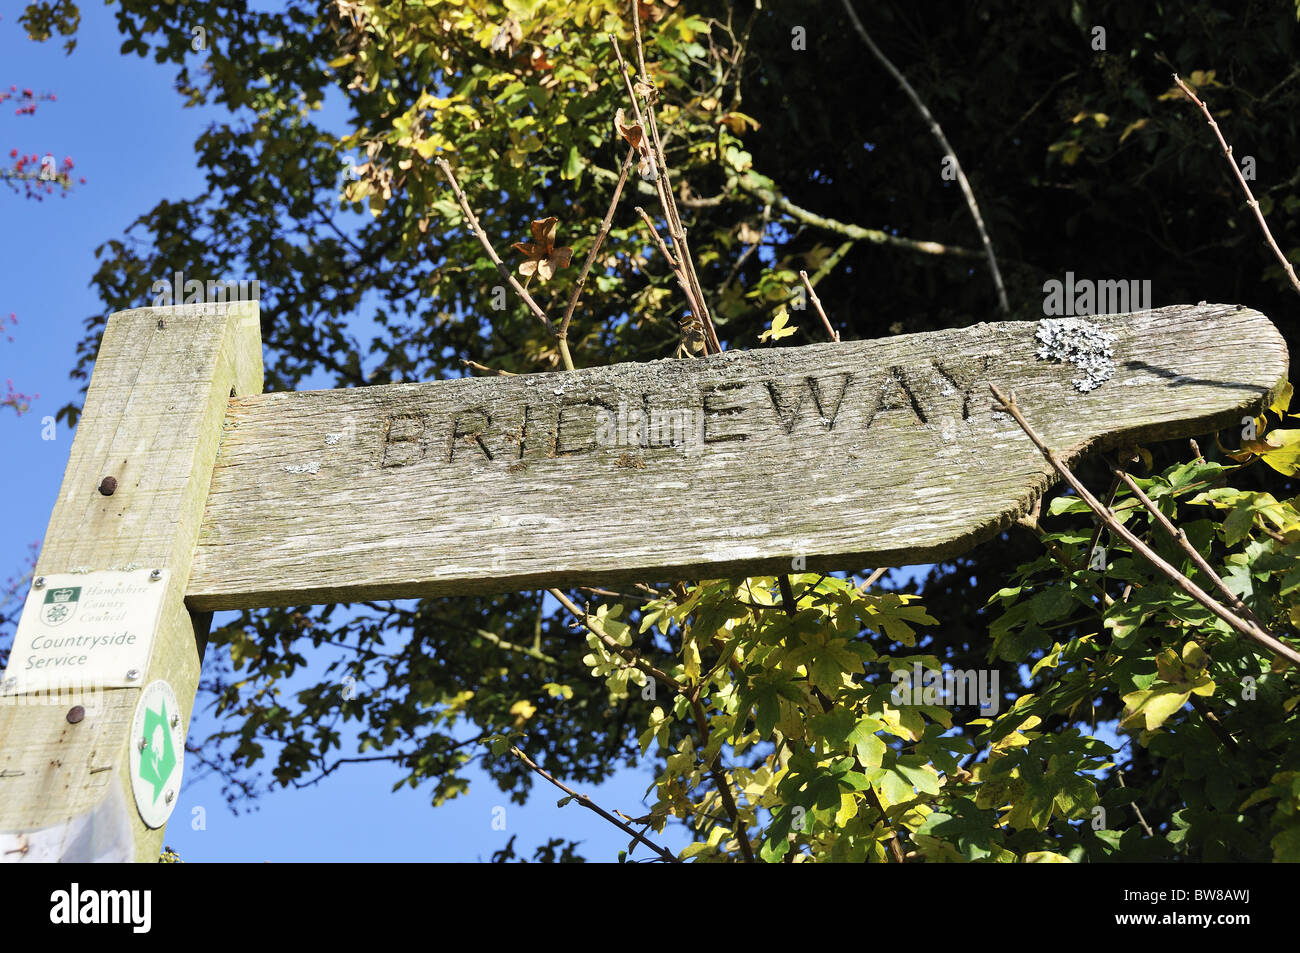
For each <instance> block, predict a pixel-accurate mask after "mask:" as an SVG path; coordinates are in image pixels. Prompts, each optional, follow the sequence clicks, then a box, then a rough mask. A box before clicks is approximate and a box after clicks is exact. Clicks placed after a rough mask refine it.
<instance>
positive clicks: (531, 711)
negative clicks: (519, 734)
mask: <svg viewBox="0 0 1300 953" xmlns="http://www.w3.org/2000/svg"><path fill="white" fill-rule="evenodd" d="M510 714H512V715H514V716H515V724H516V725H522V724H523V723H524V722H526V721H527V720H528V719H529V718H532V717H533V715H535V714H537V706H536V705H534V704H533V703H532V702H528V701H517V702H515V703H514V704H513V705H511V706H510Z"/></svg>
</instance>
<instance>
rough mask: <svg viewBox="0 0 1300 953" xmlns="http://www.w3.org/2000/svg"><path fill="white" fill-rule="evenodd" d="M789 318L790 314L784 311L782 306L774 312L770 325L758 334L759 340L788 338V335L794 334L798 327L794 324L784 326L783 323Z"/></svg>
mask: <svg viewBox="0 0 1300 953" xmlns="http://www.w3.org/2000/svg"><path fill="white" fill-rule="evenodd" d="M789 319H790V315H789V314H787V313H786V310H785V308H782V309H781V310H780V311H778V312H777V313H776V317H774V318H773V319H772V326H771V327H770V328H768V329H767V330H766V331H764V332H763V333H762V334H760V335H759V336H758V339H759V340H760V341H767V340H769V339H770V340H773V341H779V340H780V339H781V338H788V337H789V336H790V335H792V334H794V332H795V331H798V330H799V328H798V327H797V326H794V325H792V326H790V327H786V325H785V323H786V321H788V320H789Z"/></svg>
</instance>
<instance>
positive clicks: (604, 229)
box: [555, 147, 636, 363]
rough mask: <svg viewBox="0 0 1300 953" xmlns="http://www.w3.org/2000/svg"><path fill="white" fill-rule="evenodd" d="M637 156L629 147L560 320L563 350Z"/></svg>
mask: <svg viewBox="0 0 1300 953" xmlns="http://www.w3.org/2000/svg"><path fill="white" fill-rule="evenodd" d="M635 156H636V149H635V148H634V147H629V148H628V150H627V158H625V159H624V160H623V168H622V170H621V171H620V172H619V174H618V184H617V185H615V186H614V197H613V198H612V199H610V202H609V210H608V211H607V212H606V213H605V219H604V221H602V222H601V223H600V231H598V232H597V233H596V241H595V242H594V243H593V244H592V246H591V251H589V252H587V260H586V262H584V263H583V265H582V273H581V274H579V275H578V280H577V282H576V283H575V284H574V286H573V294H572V295H570V296H569V306H568V307H567V308H565V309H564V319H563V320H562V321H560V330H559V331H557V332H556V335H555V336H556V338H557V339H558V341H559V343H560V350H561V351H563V352H567V351H568V349H569V322H570V321H571V320H573V309H574V308H576V307H577V306H578V297H579V296H580V295H581V294H582V288H583V286H584V285H585V284H586V283H587V275H588V274H589V273H590V272H591V266H592V263H593V262H594V261H595V260H596V254H597V253H598V252H599V251H600V246H601V245H602V244H603V243H604V241H605V236H606V235H608V234H609V226H610V223H611V222H613V221H614V210H615V209H616V208H618V200H619V199H620V198H621V197H622V195H623V185H624V183H625V182H627V173H628V170H629V169H631V168H632V159H633V158H634V157H635ZM570 363H571V361H570Z"/></svg>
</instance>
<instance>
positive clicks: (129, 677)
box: [126, 668, 140, 682]
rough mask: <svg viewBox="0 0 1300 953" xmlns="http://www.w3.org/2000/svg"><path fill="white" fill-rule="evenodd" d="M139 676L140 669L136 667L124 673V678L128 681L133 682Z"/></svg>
mask: <svg viewBox="0 0 1300 953" xmlns="http://www.w3.org/2000/svg"><path fill="white" fill-rule="evenodd" d="M139 677H140V670H139V669H138V668H133V669H131V670H130V671H129V672H127V673H126V680H127V681H128V682H134V681H135V680H136V679H137V678H139Z"/></svg>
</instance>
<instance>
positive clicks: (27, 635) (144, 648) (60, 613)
mask: <svg viewBox="0 0 1300 953" xmlns="http://www.w3.org/2000/svg"><path fill="white" fill-rule="evenodd" d="M167 575H168V574H167V570H165V569H163V570H150V569H138V570H134V571H131V572H118V571H114V570H104V571H102V572H88V573H59V574H56V575H50V576H41V577H38V578H37V579H36V580H35V581H34V582H33V583H32V589H31V591H30V592H29V593H28V594H27V603H26V605H25V606H24V607H23V614H22V618H21V619H19V620H18V631H17V633H16V634H15V635H14V642H13V649H12V650H11V651H10V653H9V665H8V667H7V668H6V669H5V673H4V676H3V678H0V695H17V694H25V693H30V692H39V691H51V690H56V689H62V688H67V687H70V686H74V685H80V686H94V687H98V688H125V687H129V686H133V685H140V684H142V682H141V679H143V678H144V673H145V670H146V669H147V668H148V666H149V653H150V651H151V650H152V649H153V636H154V632H155V630H156V629H157V628H158V618H159V615H160V614H161V612H162V601H163V595H164V594H165V593H166V591H167Z"/></svg>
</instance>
